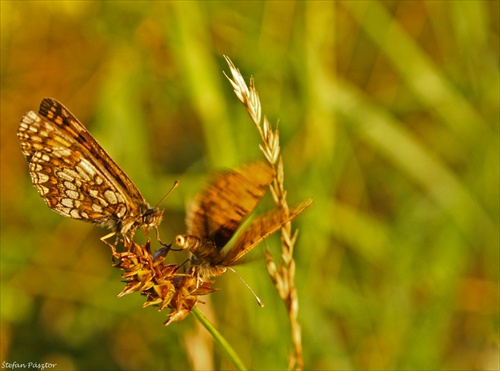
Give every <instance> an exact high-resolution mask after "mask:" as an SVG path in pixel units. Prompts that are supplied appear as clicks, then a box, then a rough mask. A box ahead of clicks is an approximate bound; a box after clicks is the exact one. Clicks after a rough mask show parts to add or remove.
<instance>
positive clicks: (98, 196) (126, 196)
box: [17, 98, 163, 239]
mask: <svg viewBox="0 0 500 371" xmlns="http://www.w3.org/2000/svg"><path fill="white" fill-rule="evenodd" d="M17 135H18V139H19V142H20V144H21V150H22V152H23V155H24V156H25V157H26V159H27V161H28V166H29V172H30V175H31V181H32V183H33V185H34V186H35V187H36V188H37V190H38V193H39V194H40V196H41V197H42V198H43V199H44V201H45V202H46V204H47V205H48V206H49V207H50V208H51V209H52V210H54V211H55V212H57V213H59V214H61V215H63V216H66V217H69V218H72V219H77V220H82V221H86V222H90V223H94V224H96V225H98V226H100V227H106V228H109V229H111V230H112V231H113V232H115V233H118V232H119V233H121V234H122V235H123V236H124V237H125V238H127V239H128V237H130V236H131V235H133V233H134V231H135V230H136V229H138V228H157V226H158V225H159V224H160V222H161V219H162V215H163V211H162V210H160V209H158V208H156V207H151V206H150V205H149V204H148V203H147V202H146V200H145V199H144V197H143V196H142V195H141V193H140V192H139V190H138V189H137V187H136V186H135V185H134V184H133V183H132V181H131V180H130V179H129V178H128V176H127V175H126V174H125V173H124V172H123V170H121V168H120V167H119V166H118V165H117V164H116V163H115V162H114V161H113V159H111V157H109V155H108V154H107V153H106V151H105V150H104V149H103V148H102V147H101V146H100V145H99V144H98V143H97V141H96V140H95V139H94V138H93V137H92V135H91V134H90V133H89V132H88V130H87V129H86V128H85V127H84V126H83V125H82V124H81V123H80V122H79V121H78V119H77V118H76V117H75V116H74V115H73V114H72V113H71V112H70V111H69V110H67V109H66V108H65V107H64V106H63V105H62V104H61V103H59V102H58V101H56V100H55V99H51V98H45V99H43V100H42V102H41V104H40V110H39V112H38V113H36V112H34V111H30V112H28V113H26V114H25V115H24V116H23V118H22V121H21V123H20V125H19V129H18V132H17Z"/></svg>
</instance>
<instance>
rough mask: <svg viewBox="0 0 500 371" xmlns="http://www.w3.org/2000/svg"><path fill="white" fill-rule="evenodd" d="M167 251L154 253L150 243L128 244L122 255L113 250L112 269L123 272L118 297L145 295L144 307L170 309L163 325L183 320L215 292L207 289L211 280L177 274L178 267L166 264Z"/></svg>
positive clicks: (165, 249)
mask: <svg viewBox="0 0 500 371" xmlns="http://www.w3.org/2000/svg"><path fill="white" fill-rule="evenodd" d="M169 250H170V248H169V247H164V248H162V249H160V250H158V251H157V252H156V253H154V254H153V253H152V252H151V245H150V241H149V240H148V241H147V242H146V244H145V245H144V246H141V245H139V244H138V243H136V242H135V241H129V242H128V243H125V251H123V252H117V251H116V249H114V248H113V249H112V252H113V257H114V259H115V260H116V263H115V264H114V265H113V266H114V267H116V268H119V269H122V270H124V271H125V272H124V273H123V274H122V278H123V279H124V280H125V282H126V286H125V288H124V289H123V291H122V292H121V293H120V294H118V296H119V297H121V296H124V295H127V294H130V293H132V292H136V291H139V292H140V293H141V294H142V295H144V296H146V302H145V303H144V304H143V308H145V307H148V306H151V305H154V306H157V307H159V309H158V310H159V311H161V310H163V309H164V308H170V309H171V311H170V314H169V315H168V320H167V321H166V322H165V325H169V324H170V323H172V322H175V321H181V320H183V319H184V318H185V317H186V316H187V315H188V314H189V313H190V312H191V309H192V308H193V307H194V306H195V305H196V303H197V302H200V300H199V299H198V296H199V295H206V294H209V293H211V292H213V291H216V289H213V288H211V287H210V286H211V285H212V283H213V282H212V281H208V282H203V281H201V282H200V281H199V280H197V279H196V277H194V276H192V275H189V274H186V273H183V272H180V269H181V266H179V265H177V264H165V258H166V256H167V254H168V251H169Z"/></svg>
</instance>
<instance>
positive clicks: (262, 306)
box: [228, 267, 264, 308]
mask: <svg viewBox="0 0 500 371" xmlns="http://www.w3.org/2000/svg"><path fill="white" fill-rule="evenodd" d="M228 268H229V269H230V270H231V272H233V273H234V274H236V276H237V277H238V278H239V279H240V280H241V282H243V283H244V284H245V286H246V287H247V289H249V290H250V292H251V293H252V294H253V296H254V297H255V299H256V300H257V303H259V305H260V307H261V308H264V303H263V302H262V300H260V298H259V297H258V296H257V294H256V293H255V291H253V290H252V288H251V287H250V285H249V284H248V283H246V282H245V280H244V279H243V278H242V277H241V276H240V275H239V274H238V272H236V271H235V270H234V269H233V268H231V267H228Z"/></svg>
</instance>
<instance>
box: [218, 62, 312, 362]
mask: <svg viewBox="0 0 500 371" xmlns="http://www.w3.org/2000/svg"><path fill="white" fill-rule="evenodd" d="M224 58H225V59H226V62H227V64H228V65H229V68H230V71H231V75H232V79H231V78H230V77H229V76H227V75H226V77H227V78H228V80H229V82H230V83H231V85H232V86H233V89H234V92H235V94H236V96H237V97H238V99H239V100H240V101H241V102H242V103H243V105H244V106H245V107H246V109H247V111H248V114H249V115H250V117H251V119H252V121H253V123H254V124H255V127H256V128H257V131H258V133H259V135H260V138H261V140H262V143H261V144H260V145H259V148H260V150H261V152H262V154H263V155H264V158H265V159H266V161H267V162H268V163H269V165H271V166H272V168H273V169H274V170H275V174H276V176H275V179H274V181H273V182H272V183H271V185H270V191H271V194H272V197H273V200H274V202H275V203H276V205H277V206H278V207H279V208H281V209H282V210H283V212H284V213H285V214H286V215H289V207H288V203H287V200H286V190H285V186H284V170H283V159H282V157H281V155H280V142H279V131H278V129H277V128H276V129H274V130H273V129H272V128H271V125H270V124H269V121H268V119H267V117H266V116H262V106H261V104H260V99H259V95H258V93H257V90H256V88H255V84H254V80H253V78H250V83H249V85H247V84H246V82H245V80H244V79H243V76H242V75H241V73H240V71H239V70H238V69H237V68H236V67H235V65H234V64H233V62H232V61H231V60H230V59H229V58H228V57H227V56H224ZM297 233H298V231H297V230H295V231H293V229H292V224H291V222H288V223H286V224H284V225H283V226H282V228H281V246H282V254H281V258H282V261H281V263H280V264H279V268H277V265H276V263H275V261H274V259H273V257H272V255H271V253H270V252H269V251H266V261H267V271H268V273H269V276H270V277H271V280H272V281H273V283H274V285H275V287H276V289H277V290H278V293H279V295H280V297H281V299H282V300H283V302H284V303H285V307H286V309H287V311H288V317H289V322H290V329H291V336H292V343H293V347H294V352H293V354H291V355H290V360H289V369H294V370H302V369H303V368H304V361H303V353H302V330H301V326H300V324H299V322H298V319H297V316H298V310H299V300H298V296H297V290H296V288H295V260H294V258H293V249H294V245H295V241H296V239H297Z"/></svg>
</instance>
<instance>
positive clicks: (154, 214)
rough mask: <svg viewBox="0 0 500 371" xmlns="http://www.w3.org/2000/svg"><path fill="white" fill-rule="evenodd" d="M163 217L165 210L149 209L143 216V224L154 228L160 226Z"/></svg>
mask: <svg viewBox="0 0 500 371" xmlns="http://www.w3.org/2000/svg"><path fill="white" fill-rule="evenodd" d="M162 216H163V210H158V209H156V208H151V209H148V210H147V211H146V212H145V213H144V215H143V216H142V222H143V223H144V224H146V225H147V226H149V227H154V226H155V225H158V224H160V221H161V218H162Z"/></svg>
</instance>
